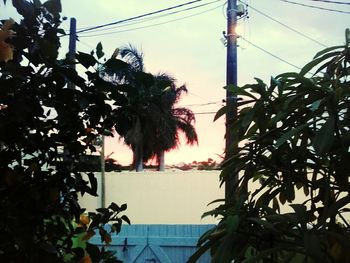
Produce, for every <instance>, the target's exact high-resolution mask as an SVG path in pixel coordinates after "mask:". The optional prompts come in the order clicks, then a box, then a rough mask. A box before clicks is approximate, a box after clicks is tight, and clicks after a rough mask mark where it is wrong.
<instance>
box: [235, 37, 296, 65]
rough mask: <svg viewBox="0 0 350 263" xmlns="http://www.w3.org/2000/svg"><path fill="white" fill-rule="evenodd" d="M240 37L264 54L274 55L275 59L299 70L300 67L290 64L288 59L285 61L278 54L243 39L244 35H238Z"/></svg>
mask: <svg viewBox="0 0 350 263" xmlns="http://www.w3.org/2000/svg"><path fill="white" fill-rule="evenodd" d="M240 38H241V39H243V40H244V41H246V42H247V43H249V44H251V45H252V46H254V47H256V48H257V49H259V50H261V51H263V52H265V53H266V54H268V55H270V56H272V57H274V58H276V59H278V60H280V61H282V62H284V63H286V64H288V65H290V66H292V67H294V68H297V69H299V70H301V68H300V67H298V66H296V65H294V64H292V63H290V62H289V61H287V60H285V59H283V58H280V57H279V56H277V55H275V54H273V53H271V52H270V51H267V50H266V49H264V48H262V47H260V46H258V45H256V44H254V43H253V42H251V41H249V40H247V39H245V38H244V37H242V36H240Z"/></svg>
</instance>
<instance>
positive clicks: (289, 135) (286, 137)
mask: <svg viewBox="0 0 350 263" xmlns="http://www.w3.org/2000/svg"><path fill="white" fill-rule="evenodd" d="M308 126H310V124H309V123H304V124H302V125H300V126H298V127H296V128H294V129H291V130H289V131H287V132H286V133H285V134H283V135H282V136H281V137H280V138H278V139H277V141H276V144H275V147H276V148H279V147H280V146H281V145H282V144H284V143H285V142H286V141H288V140H290V139H291V138H292V137H294V136H295V135H297V134H298V133H300V132H301V131H302V130H303V129H305V128H306V127H308Z"/></svg>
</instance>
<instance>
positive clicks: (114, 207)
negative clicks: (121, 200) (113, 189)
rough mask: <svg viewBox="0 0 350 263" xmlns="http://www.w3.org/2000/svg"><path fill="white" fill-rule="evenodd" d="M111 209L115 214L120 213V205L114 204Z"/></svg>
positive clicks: (110, 206)
mask: <svg viewBox="0 0 350 263" xmlns="http://www.w3.org/2000/svg"><path fill="white" fill-rule="evenodd" d="M108 208H109V209H112V211H113V212H119V211H120V207H119V205H117V204H116V203H114V202H112V203H111V204H110V205H109V206H108Z"/></svg>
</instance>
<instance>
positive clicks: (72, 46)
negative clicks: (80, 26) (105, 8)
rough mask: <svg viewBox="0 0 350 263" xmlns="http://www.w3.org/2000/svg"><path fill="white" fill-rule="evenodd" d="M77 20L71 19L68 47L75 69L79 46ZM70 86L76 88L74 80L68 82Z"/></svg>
mask: <svg viewBox="0 0 350 263" xmlns="http://www.w3.org/2000/svg"><path fill="white" fill-rule="evenodd" d="M76 43H77V20H76V19H75V18H74V17H72V18H71V19H70V28H69V49H68V57H69V59H70V60H71V62H72V66H71V67H72V68H73V69H75V62H74V60H75V53H76V49H77V48H76V47H77V44H76ZM68 88H70V89H74V88H75V87H74V84H73V83H72V82H68Z"/></svg>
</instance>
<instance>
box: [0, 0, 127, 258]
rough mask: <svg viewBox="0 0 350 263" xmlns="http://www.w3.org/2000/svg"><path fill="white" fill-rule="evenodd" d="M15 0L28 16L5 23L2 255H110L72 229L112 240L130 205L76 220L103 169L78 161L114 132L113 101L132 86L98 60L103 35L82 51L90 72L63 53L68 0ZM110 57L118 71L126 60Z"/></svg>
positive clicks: (0, 88)
mask: <svg viewBox="0 0 350 263" xmlns="http://www.w3.org/2000/svg"><path fill="white" fill-rule="evenodd" d="M5 2H6V1H4V4H5ZM12 3H13V5H14V7H15V8H16V9H17V11H18V13H19V14H20V15H21V16H22V17H23V19H22V20H21V21H20V23H15V22H14V21H12V20H7V21H4V20H3V21H1V24H2V30H1V31H0V160H1V162H0V200H1V201H0V211H1V215H2V216H1V218H0V261H1V262H63V261H64V260H68V261H75V262H77V261H79V260H83V259H84V260H87V259H91V258H95V259H96V258H97V259H98V258H103V257H104V253H102V252H103V250H101V251H100V250H99V249H98V248H97V247H94V246H91V245H89V246H87V247H86V248H85V249H81V248H80V249H79V248H74V246H73V242H72V238H73V239H74V237H75V236H76V235H77V234H79V233H83V232H86V233H90V234H92V233H91V231H95V230H98V231H99V232H100V234H101V235H102V239H103V240H104V241H108V240H110V233H109V232H106V231H105V230H104V227H103V226H104V224H106V223H108V222H110V221H111V223H112V225H113V229H114V232H118V231H119V230H120V226H121V223H122V221H127V222H129V220H128V219H127V217H125V216H121V217H120V215H119V213H120V212H122V211H124V210H125V208H126V206H121V207H119V206H117V205H116V204H112V205H111V206H109V208H105V209H102V210H98V212H97V213H91V214H90V215H89V216H90V220H91V222H90V223H89V225H88V226H87V227H86V228H80V227H74V224H76V223H79V222H80V215H81V214H82V213H83V211H84V209H82V208H81V207H80V206H79V204H78V202H77V200H78V194H82V195H84V194H85V193H88V194H91V195H94V196H96V195H97V194H96V190H97V183H96V182H97V180H96V178H95V177H94V175H93V174H92V173H82V172H81V171H80V170H79V169H78V166H77V164H78V163H79V160H80V157H81V156H82V155H85V154H86V153H87V152H93V151H95V150H96V149H95V147H94V146H93V144H92V142H93V140H94V139H96V137H98V136H100V135H102V134H104V135H110V132H108V131H110V130H111V129H112V128H113V125H114V123H115V114H116V113H115V110H114V108H112V107H111V105H110V104H109V103H106V101H107V100H109V101H113V103H114V105H119V104H120V101H122V100H123V96H122V94H121V93H120V92H119V90H118V88H116V87H115V86H114V85H113V84H110V83H108V82H106V81H105V80H104V79H102V78H101V77H100V73H99V71H98V70H96V69H94V67H95V68H98V67H97V65H98V64H99V62H98V60H99V59H102V57H103V51H102V45H101V44H99V45H97V48H96V52H95V55H94V56H93V55H91V54H85V53H81V52H78V53H77V54H76V58H77V61H78V62H77V64H78V65H80V66H82V67H84V68H85V70H86V76H85V78H83V77H82V76H80V75H79V73H78V72H77V71H76V70H75V69H74V68H73V67H72V66H73V64H76V62H75V61H73V60H72V59H69V58H68V57H67V58H64V59H61V60H59V59H58V51H59V47H60V37H62V36H64V35H65V32H64V31H63V30H62V29H61V28H59V26H60V23H61V17H60V12H61V3H60V1H59V0H49V1H46V2H44V3H41V2H40V1H38V0H36V1H25V0H16V1H12ZM105 66H106V67H109V68H111V69H113V70H114V71H118V70H122V69H123V67H125V66H126V65H125V63H124V62H122V61H120V60H117V59H115V58H114V57H112V58H110V59H106V61H105ZM68 82H70V83H73V84H74V85H75V86H76V88H75V89H71V88H68V87H67V83H68ZM62 151H63V152H64V158H63V160H59V159H60V155H61V153H62ZM74 222H76V223H74ZM107 243H108V242H107ZM114 261H115V259H114Z"/></svg>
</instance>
